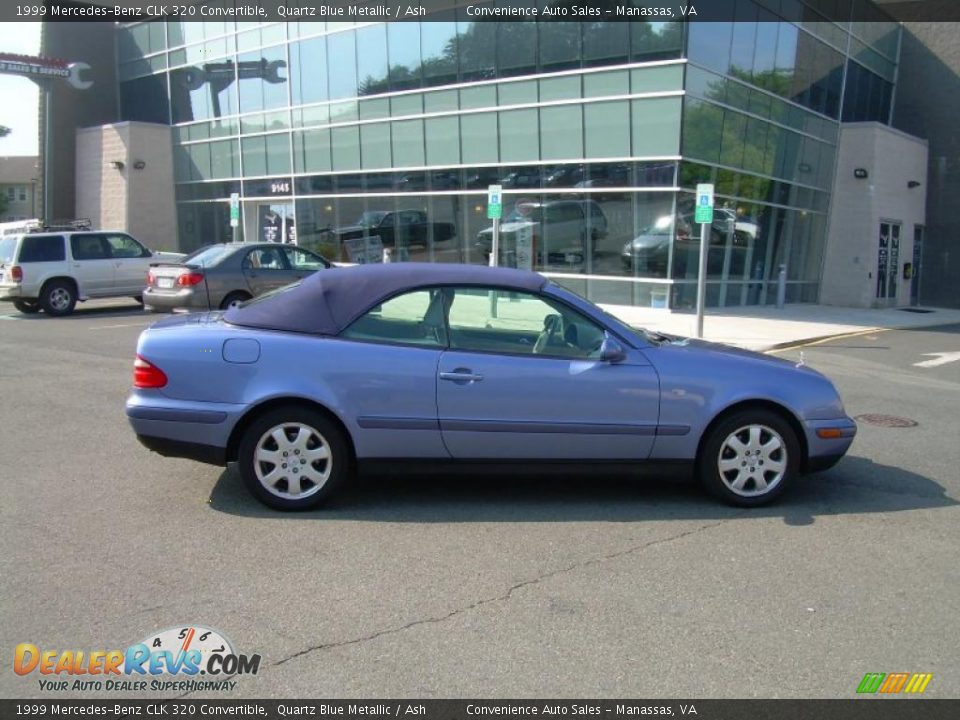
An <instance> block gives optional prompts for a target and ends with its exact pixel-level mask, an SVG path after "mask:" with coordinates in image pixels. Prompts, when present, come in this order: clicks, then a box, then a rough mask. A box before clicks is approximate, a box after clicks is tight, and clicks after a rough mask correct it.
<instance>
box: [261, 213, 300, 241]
mask: <svg viewBox="0 0 960 720" xmlns="http://www.w3.org/2000/svg"><path fill="white" fill-rule="evenodd" d="M257 228H258V233H257V235H258V238H257V239H258V240H259V241H260V242H276V243H289V244H291V245H296V244H297V232H296V228H295V225H294V216H293V204H291V203H261V204H259V205H257Z"/></svg>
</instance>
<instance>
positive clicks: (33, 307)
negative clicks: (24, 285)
mask: <svg viewBox="0 0 960 720" xmlns="http://www.w3.org/2000/svg"><path fill="white" fill-rule="evenodd" d="M13 306H14V307H15V308H16V309H17V310H19V311H20V312H22V313H23V314H24V315H33V314H34V313H38V312H40V311H41V310H42V309H43V308H41V307H40V303H38V302H37V301H36V300H14V301H13Z"/></svg>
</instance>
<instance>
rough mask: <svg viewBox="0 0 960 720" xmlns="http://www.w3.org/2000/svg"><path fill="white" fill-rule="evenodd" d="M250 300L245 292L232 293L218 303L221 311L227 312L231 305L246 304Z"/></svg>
mask: <svg viewBox="0 0 960 720" xmlns="http://www.w3.org/2000/svg"><path fill="white" fill-rule="evenodd" d="M249 299H250V295H249V294H248V293H245V292H232V293H230V294H229V295H227V296H226V297H225V298H224V299H223V301H222V302H221V303H220V309H221V310H229V309H230V307H231V306H232V305H235V304H237V303H242V302H246V301H247V300H249Z"/></svg>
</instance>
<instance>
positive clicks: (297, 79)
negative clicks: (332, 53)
mask: <svg viewBox="0 0 960 720" xmlns="http://www.w3.org/2000/svg"><path fill="white" fill-rule="evenodd" d="M290 83H291V86H290V89H291V94H292V99H293V104H294V105H305V104H307V103H313V102H321V101H323V100H327V99H329V97H330V96H329V92H328V89H327V39H326V38H323V37H318V38H312V39H310V40H302V41H301V42H295V43H292V44H291V45H290Z"/></svg>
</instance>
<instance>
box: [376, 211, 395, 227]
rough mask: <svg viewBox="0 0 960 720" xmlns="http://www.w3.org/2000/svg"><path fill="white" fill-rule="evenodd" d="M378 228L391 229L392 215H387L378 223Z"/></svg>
mask: <svg viewBox="0 0 960 720" xmlns="http://www.w3.org/2000/svg"><path fill="white" fill-rule="evenodd" d="M379 227H393V213H387V214H386V215H384V216H383V220H381V221H380V224H379Z"/></svg>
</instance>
